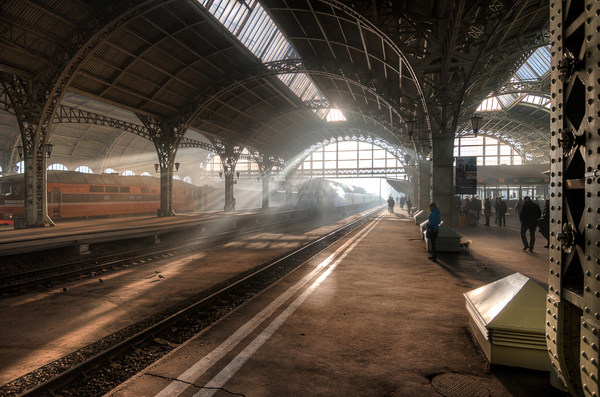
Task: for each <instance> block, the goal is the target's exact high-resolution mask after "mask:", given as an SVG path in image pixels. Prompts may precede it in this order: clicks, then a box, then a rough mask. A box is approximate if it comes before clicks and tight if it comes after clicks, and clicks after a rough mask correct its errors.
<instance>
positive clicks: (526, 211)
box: [519, 196, 542, 252]
mask: <svg viewBox="0 0 600 397" xmlns="http://www.w3.org/2000/svg"><path fill="white" fill-rule="evenodd" d="M541 216H542V211H541V210H540V206H539V205H537V204H536V203H534V202H533V201H531V199H530V198H529V197H528V196H525V197H523V208H522V209H521V216H520V217H519V220H520V221H521V240H523V251H527V250H529V252H533V246H534V245H535V229H536V228H537V224H538V219H540V217H541ZM527 230H529V243H528V242H527V236H526V235H525V234H526V233H527Z"/></svg>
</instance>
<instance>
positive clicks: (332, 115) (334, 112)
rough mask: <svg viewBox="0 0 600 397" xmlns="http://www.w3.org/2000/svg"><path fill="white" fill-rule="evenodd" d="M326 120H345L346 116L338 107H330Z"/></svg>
mask: <svg viewBox="0 0 600 397" xmlns="http://www.w3.org/2000/svg"><path fill="white" fill-rule="evenodd" d="M327 121H329V122H331V121H346V118H345V117H344V115H343V114H342V112H341V111H340V110H339V109H331V110H329V112H327Z"/></svg>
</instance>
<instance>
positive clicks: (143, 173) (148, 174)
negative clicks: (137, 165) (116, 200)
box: [140, 171, 152, 176]
mask: <svg viewBox="0 0 600 397" xmlns="http://www.w3.org/2000/svg"><path fill="white" fill-rule="evenodd" d="M140 175H141V176H152V175H151V174H150V173H149V172H146V171H144V172H142V173H141V174H140Z"/></svg>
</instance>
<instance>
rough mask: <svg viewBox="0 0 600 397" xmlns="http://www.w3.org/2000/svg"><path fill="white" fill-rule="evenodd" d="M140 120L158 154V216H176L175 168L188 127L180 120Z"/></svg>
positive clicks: (146, 118)
mask: <svg viewBox="0 0 600 397" xmlns="http://www.w3.org/2000/svg"><path fill="white" fill-rule="evenodd" d="M137 116H138V118H139V119H140V120H141V121H142V123H144V126H145V127H146V129H147V130H148V134H149V135H150V139H151V140H152V142H153V143H154V146H155V147H156V153H157V154H158V164H157V165H158V167H157V168H158V169H157V171H158V170H160V210H159V211H158V216H172V215H175V212H174V211H173V166H174V165H175V164H176V163H175V156H176V154H177V149H178V148H179V142H180V141H181V139H182V138H183V135H184V134H185V131H186V130H187V125H185V124H183V123H181V122H179V121H178V120H157V119H155V118H152V117H148V116H143V115H140V114H138V115H137Z"/></svg>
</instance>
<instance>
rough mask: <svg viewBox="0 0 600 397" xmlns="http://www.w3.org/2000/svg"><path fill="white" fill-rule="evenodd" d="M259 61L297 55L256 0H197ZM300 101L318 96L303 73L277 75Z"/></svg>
mask: <svg viewBox="0 0 600 397" xmlns="http://www.w3.org/2000/svg"><path fill="white" fill-rule="evenodd" d="M198 1H199V2H200V4H202V5H203V6H204V7H205V8H206V9H208V11H210V13H212V14H213V15H214V16H215V18H217V19H218V20H219V22H221V23H222V24H223V26H225V27H226V28H227V29H228V30H229V31H230V32H231V33H232V34H233V35H234V36H235V37H237V38H238V40H240V42H241V43H242V44H244V45H245V46H246V48H248V49H249V50H250V51H251V52H252V53H253V54H254V55H256V56H257V57H258V58H259V59H260V60H261V61H262V62H265V63H266V62H272V61H279V60H284V59H297V58H299V57H298V54H297V53H296V51H295V50H294V49H293V48H292V46H291V45H290V43H289V42H288V41H287V40H286V38H285V37H284V36H283V34H282V33H281V31H280V30H279V29H278V28H277V25H275V23H274V22H273V20H272V19H271V17H269V15H268V14H267V12H266V11H265V10H264V8H263V7H262V5H261V4H260V3H259V2H258V1H257V0H198ZM278 77H279V79H280V80H281V81H283V82H284V83H285V84H286V85H287V86H288V87H289V88H290V90H292V92H294V94H296V95H297V96H298V97H299V98H301V99H302V100H304V101H306V100H311V99H322V98H323V95H322V94H321V92H320V91H319V90H318V89H317V87H316V86H315V84H314V83H313V81H312V80H311V79H310V77H309V76H308V75H306V74H304V73H294V74H282V75H278Z"/></svg>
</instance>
